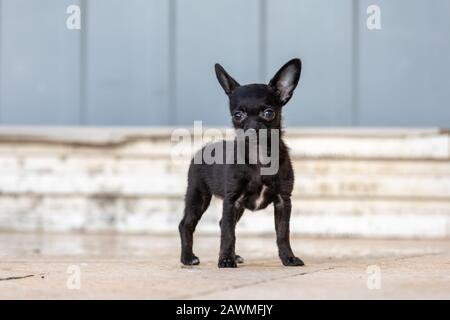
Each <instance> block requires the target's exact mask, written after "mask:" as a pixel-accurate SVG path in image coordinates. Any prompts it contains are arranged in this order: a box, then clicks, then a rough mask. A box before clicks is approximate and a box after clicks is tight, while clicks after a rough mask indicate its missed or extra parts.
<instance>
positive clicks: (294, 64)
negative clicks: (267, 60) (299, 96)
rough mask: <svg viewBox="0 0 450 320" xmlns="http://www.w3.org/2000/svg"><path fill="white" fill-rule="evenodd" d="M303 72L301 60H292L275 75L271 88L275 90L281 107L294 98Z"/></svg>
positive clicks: (270, 83) (270, 84)
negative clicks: (293, 95)
mask: <svg viewBox="0 0 450 320" xmlns="http://www.w3.org/2000/svg"><path fill="white" fill-rule="evenodd" d="M301 71H302V62H301V60H300V59H292V60H291V61H289V62H288V63H286V64H285V65H284V66H282V67H281V69H280V70H278V72H277V73H276V74H275V76H274V77H273V78H272V80H270V82H269V86H271V87H272V88H274V89H275V91H276V93H277V95H278V98H279V99H280V102H281V105H285V104H286V103H287V102H288V101H289V99H291V97H292V93H293V92H294V89H295V87H297V84H298V80H299V79H300V72H301Z"/></svg>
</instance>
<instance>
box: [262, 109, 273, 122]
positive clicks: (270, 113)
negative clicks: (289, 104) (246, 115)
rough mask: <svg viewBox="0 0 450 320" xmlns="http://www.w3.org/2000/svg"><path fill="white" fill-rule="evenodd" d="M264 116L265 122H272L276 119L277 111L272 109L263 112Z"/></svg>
mask: <svg viewBox="0 0 450 320" xmlns="http://www.w3.org/2000/svg"><path fill="white" fill-rule="evenodd" d="M262 116H263V118H264V119H265V120H268V121H271V120H273V119H274V118H275V111H273V110H272V109H266V110H264V111H263V113H262Z"/></svg>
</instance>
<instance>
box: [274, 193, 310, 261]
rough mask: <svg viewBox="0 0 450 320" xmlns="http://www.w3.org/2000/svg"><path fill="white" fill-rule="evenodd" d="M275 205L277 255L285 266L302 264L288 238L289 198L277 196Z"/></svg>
mask: <svg viewBox="0 0 450 320" xmlns="http://www.w3.org/2000/svg"><path fill="white" fill-rule="evenodd" d="M274 206H275V230H276V233H277V245H278V255H279V256H280V259H281V262H282V263H283V265H285V266H303V265H304V263H303V261H302V260H301V259H299V258H297V257H296V256H295V255H294V253H293V252H292V249H291V244H290V240H289V221H290V218H291V208H292V204H291V198H290V197H287V196H286V197H281V196H278V199H277V201H275V203H274Z"/></svg>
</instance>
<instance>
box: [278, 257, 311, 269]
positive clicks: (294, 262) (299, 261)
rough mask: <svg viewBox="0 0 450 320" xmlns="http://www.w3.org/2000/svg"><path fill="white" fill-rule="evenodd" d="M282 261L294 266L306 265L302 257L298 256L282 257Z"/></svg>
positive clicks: (286, 264) (284, 263)
mask: <svg viewBox="0 0 450 320" xmlns="http://www.w3.org/2000/svg"><path fill="white" fill-rule="evenodd" d="M281 262H283V265H285V266H291V267H292V266H294V267H300V266H304V265H305V264H304V263H303V261H302V259H300V258H297V257H285V258H281Z"/></svg>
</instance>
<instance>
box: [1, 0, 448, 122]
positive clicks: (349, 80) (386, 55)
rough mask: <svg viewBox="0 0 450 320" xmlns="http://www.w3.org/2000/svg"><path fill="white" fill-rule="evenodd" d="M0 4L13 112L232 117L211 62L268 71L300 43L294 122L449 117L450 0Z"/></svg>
mask: <svg viewBox="0 0 450 320" xmlns="http://www.w3.org/2000/svg"><path fill="white" fill-rule="evenodd" d="M70 4H79V5H80V6H81V8H82V17H83V23H82V30H80V31H77V30H75V31H74V30H68V29H67V28H66V26H65V21H66V18H67V16H68V15H67V14H66V8H67V6H68V5H70ZM370 4H378V5H379V6H380V7H381V10H382V17H381V18H382V29H381V30H376V31H369V30H368V29H367V28H366V18H367V14H366V9H367V7H368V6H369V5H370ZM0 15H1V16H0V44H1V47H0V49H1V50H0V76H1V78H0V123H3V124H52V125H68V124H70V125H79V124H81V125H180V124H185V125H190V124H192V121H194V120H203V121H204V124H205V125H226V124H228V122H229V120H228V115H227V107H226V97H225V95H224V94H223V92H222V90H221V89H220V87H219V85H218V84H217V82H216V80H215V76H214V72H213V65H214V63H215V62H220V63H222V64H223V66H224V67H225V68H226V69H227V70H228V71H229V72H230V73H231V74H232V75H233V76H234V77H235V78H236V79H237V80H238V81H240V82H241V83H248V82H267V81H268V80H269V78H270V77H271V75H272V74H274V73H275V71H276V70H277V69H278V68H279V67H280V66H281V65H282V64H283V63H285V62H286V61H287V60H288V59H290V58H292V57H301V58H302V60H303V67H304V69H303V74H302V79H301V84H300V86H299V87H298V89H297V92H296V94H295V96H294V98H293V99H292V100H291V102H290V104H289V105H288V106H287V107H286V110H285V120H286V122H287V124H288V125H290V126H294V125H296V126H316V125H317V126H441V127H450V103H449V100H450V81H449V76H450V1H449V0H433V1H426V0H377V1H366V0H360V1H357V0H245V1H242V0H214V1H211V0H127V1H124V0H38V1H36V0H0Z"/></svg>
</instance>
